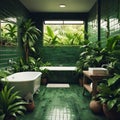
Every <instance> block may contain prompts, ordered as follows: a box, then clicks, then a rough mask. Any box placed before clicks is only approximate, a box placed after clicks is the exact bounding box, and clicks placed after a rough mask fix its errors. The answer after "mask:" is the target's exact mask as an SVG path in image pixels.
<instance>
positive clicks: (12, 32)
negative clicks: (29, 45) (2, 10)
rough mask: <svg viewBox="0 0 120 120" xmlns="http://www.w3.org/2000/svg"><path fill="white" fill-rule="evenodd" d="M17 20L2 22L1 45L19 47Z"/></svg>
mask: <svg viewBox="0 0 120 120" xmlns="http://www.w3.org/2000/svg"><path fill="white" fill-rule="evenodd" d="M16 22H17V20H16V18H6V19H4V20H0V45H1V46H16V45H17V25H16Z"/></svg>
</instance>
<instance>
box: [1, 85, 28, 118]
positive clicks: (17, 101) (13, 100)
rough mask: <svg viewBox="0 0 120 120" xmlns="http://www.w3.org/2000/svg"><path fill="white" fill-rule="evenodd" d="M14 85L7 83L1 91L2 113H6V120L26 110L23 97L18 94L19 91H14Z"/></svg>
mask: <svg viewBox="0 0 120 120" xmlns="http://www.w3.org/2000/svg"><path fill="white" fill-rule="evenodd" d="M13 89H14V87H10V88H9V87H8V85H5V86H4V88H3V89H2V91H1V92H0V115H4V120H9V119H10V117H11V116H14V117H17V115H23V112H24V111H25V110H26V108H25V106H24V105H25V104H26V102H24V101H23V100H22V98H21V97H20V96H19V95H18V91H16V92H13Z"/></svg>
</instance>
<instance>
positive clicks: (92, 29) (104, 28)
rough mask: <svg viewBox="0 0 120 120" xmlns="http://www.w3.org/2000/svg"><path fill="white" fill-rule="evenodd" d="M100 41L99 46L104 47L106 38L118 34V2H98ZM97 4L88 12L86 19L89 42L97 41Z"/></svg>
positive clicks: (116, 0)
mask: <svg viewBox="0 0 120 120" xmlns="http://www.w3.org/2000/svg"><path fill="white" fill-rule="evenodd" d="M100 2H101V10H100V11H101V13H100V18H101V19H100V26H101V29H100V40H101V46H102V47H104V46H105V45H106V41H107V38H108V37H110V36H113V35H116V34H120V33H119V31H120V0H114V1H113V0H100ZM97 15H98V14H97V3H96V4H95V6H94V7H93V8H92V9H91V11H90V12H89V18H88V35H89V34H90V35H89V40H93V39H94V40H95V39H96V40H97V39H98V36H97V35H98V30H97V29H96V27H97V22H95V21H97V18H96V17H97Z"/></svg>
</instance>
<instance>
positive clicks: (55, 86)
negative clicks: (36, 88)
mask: <svg viewBox="0 0 120 120" xmlns="http://www.w3.org/2000/svg"><path fill="white" fill-rule="evenodd" d="M46 87H48V88H69V87H70V85H69V84H55V83H53V84H47V86H46Z"/></svg>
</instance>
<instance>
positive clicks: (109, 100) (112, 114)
mask: <svg viewBox="0 0 120 120" xmlns="http://www.w3.org/2000/svg"><path fill="white" fill-rule="evenodd" d="M98 88H99V93H98V95H97V97H99V99H100V102H101V103H102V104H103V112H104V113H105V115H106V117H107V118H109V119H110V120H120V75H119V74H115V75H114V76H113V77H110V78H109V79H107V80H106V81H105V82H104V83H101V84H100V85H99V86H98Z"/></svg>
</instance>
